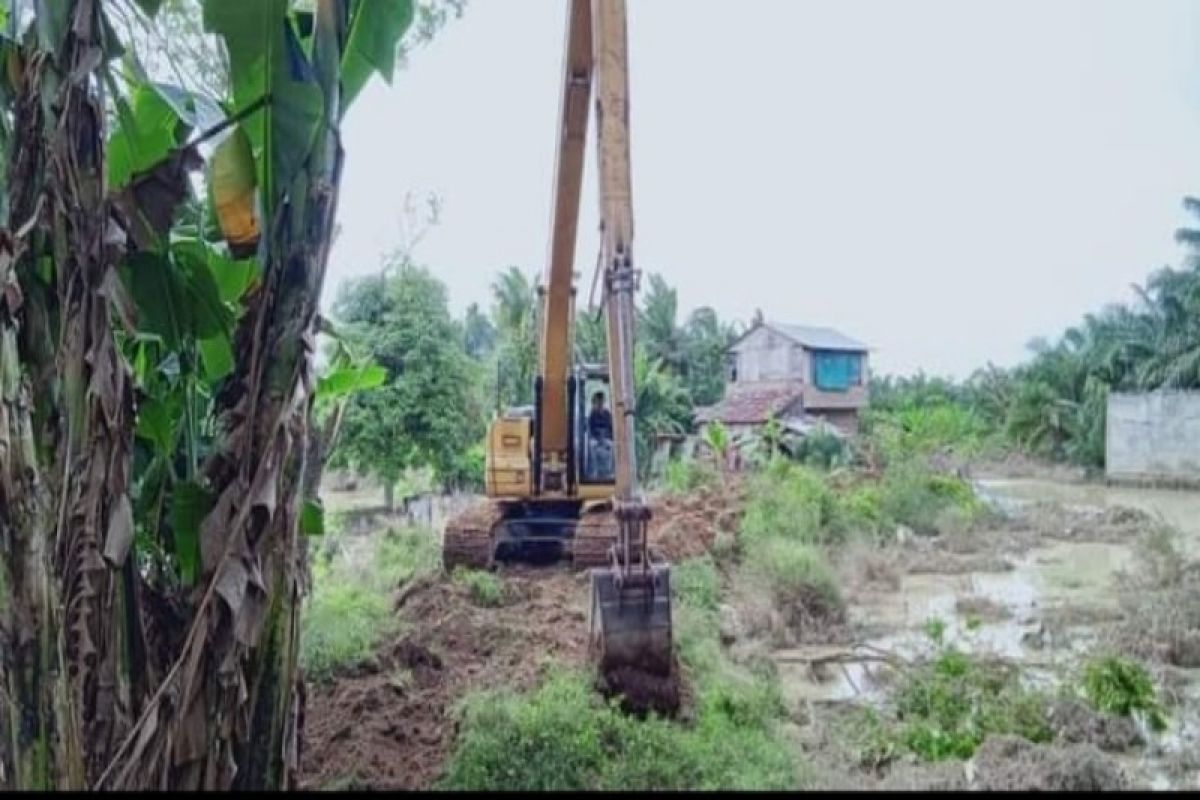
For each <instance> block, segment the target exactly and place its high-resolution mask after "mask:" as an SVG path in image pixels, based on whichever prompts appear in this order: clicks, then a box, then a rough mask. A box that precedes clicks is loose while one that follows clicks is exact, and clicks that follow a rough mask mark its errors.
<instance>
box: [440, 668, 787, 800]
mask: <svg viewBox="0 0 1200 800" xmlns="http://www.w3.org/2000/svg"><path fill="white" fill-rule="evenodd" d="M460 731H461V733H460V737H459V741H458V744H457V747H456V749H455V752H454V754H453V755H452V757H451V759H450V762H449V764H448V766H447V769H446V772H445V774H444V776H443V778H442V780H441V782H440V785H441V788H445V789H481V790H482V789H487V790H496V791H505V790H510V791H511V790H525V791H546V790H636V789H785V788H792V787H793V786H794V785H795V782H796V774H795V766H794V763H793V761H792V757H791V754H790V752H789V749H788V747H787V746H786V745H785V744H784V743H783V742H782V741H781V740H779V739H777V738H775V737H774V736H773V735H772V734H771V732H769V731H767V730H764V729H763V728H761V727H756V726H747V725H740V724H738V723H736V722H734V721H733V720H731V719H730V718H729V717H727V716H724V715H722V714H720V713H714V712H704V711H703V710H702V712H701V716H700V718H699V719H698V720H697V722H696V724H695V725H694V726H691V727H685V726H682V725H678V724H675V723H671V722H668V721H666V720H663V719H661V718H658V717H654V716H651V717H649V718H647V719H636V718H632V717H626V716H624V715H623V714H621V713H620V711H619V710H617V709H616V708H615V706H614V705H612V704H606V703H604V702H602V701H601V700H600V699H599V698H598V696H597V695H596V694H595V693H594V692H593V691H592V690H591V687H590V685H589V682H588V680H587V679H586V677H585V676H583V675H580V674H577V673H561V672H560V673H556V674H554V675H551V676H550V677H549V678H548V680H547V681H546V683H545V684H543V686H542V687H541V688H540V689H538V690H537V691H536V692H533V693H532V694H530V695H527V696H519V695H515V694H511V693H507V692H497V693H484V694H477V695H473V696H471V697H470V698H468V700H467V702H466V704H465V706H464V708H463V714H462V722H461V726H460Z"/></svg>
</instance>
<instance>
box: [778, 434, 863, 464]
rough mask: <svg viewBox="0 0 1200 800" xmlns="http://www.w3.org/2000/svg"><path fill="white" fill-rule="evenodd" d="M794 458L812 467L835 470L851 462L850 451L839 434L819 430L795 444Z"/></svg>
mask: <svg viewBox="0 0 1200 800" xmlns="http://www.w3.org/2000/svg"><path fill="white" fill-rule="evenodd" d="M792 458H794V459H795V460H796V461H799V462H801V463H803V464H807V465H808V466H810V467H818V468H820V469H833V468H834V467H837V466H843V465H845V464H846V463H848V462H849V459H850V449H849V447H848V446H847V445H846V442H845V441H844V440H843V439H842V438H841V437H839V436H838V435H837V434H835V433H833V432H832V431H828V430H823V429H819V430H816V431H814V432H812V433H810V434H808V435H807V436H804V437H802V438H800V439H799V440H798V441H797V442H796V443H795V445H794V446H793V450H792Z"/></svg>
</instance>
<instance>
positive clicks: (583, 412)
mask: <svg viewBox="0 0 1200 800" xmlns="http://www.w3.org/2000/svg"><path fill="white" fill-rule="evenodd" d="M574 381H575V383H574V386H575V389H574V392H573V394H574V395H575V399H574V403H573V405H574V414H573V416H574V419H575V425H574V431H573V432H572V434H573V437H574V442H575V447H574V452H575V459H576V474H577V476H578V483H579V484H580V485H581V486H583V487H587V488H589V489H590V488H591V487H607V489H608V492H609V493H611V492H612V487H613V485H614V481H615V480H616V460H615V457H614V456H615V454H614V452H613V429H612V401H611V397H612V394H611V391H610V386H609V380H608V367H606V366H604V365H602V364H584V365H580V366H578V367H576V368H575V376H574ZM584 493H585V494H590V492H589V491H587V490H585V492H584Z"/></svg>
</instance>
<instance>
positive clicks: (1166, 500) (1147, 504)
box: [978, 479, 1200, 556]
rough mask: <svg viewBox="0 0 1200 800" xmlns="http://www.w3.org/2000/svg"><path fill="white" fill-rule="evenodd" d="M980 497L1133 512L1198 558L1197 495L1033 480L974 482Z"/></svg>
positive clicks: (1199, 494)
mask: <svg viewBox="0 0 1200 800" xmlns="http://www.w3.org/2000/svg"><path fill="white" fill-rule="evenodd" d="M978 485H979V488H980V490H981V491H982V492H983V493H984V494H992V495H996V496H998V497H999V498H1002V499H1008V500H1010V501H1012V502H1014V503H1017V504H1019V503H1027V502H1039V501H1051V502H1057V503H1061V504H1063V505H1065V506H1068V507H1071V506H1078V507H1085V508H1113V507H1124V508H1136V509H1138V510H1139V511H1144V512H1146V513H1148V514H1151V515H1153V516H1157V517H1160V518H1161V519H1162V520H1163V521H1164V522H1166V523H1167V524H1169V525H1170V526H1172V527H1173V528H1175V529H1176V530H1178V531H1179V533H1180V534H1181V537H1182V542H1181V544H1183V546H1184V547H1185V549H1186V551H1187V552H1188V554H1189V555H1193V556H1200V491H1191V490H1174V489H1141V488H1133V487H1122V486H1104V485H1102V484H1092V483H1059V482H1055V481H1047V480H1036V479H1020V480H1017V479H1011V480H1010V479H995V480H981V481H979V482H978Z"/></svg>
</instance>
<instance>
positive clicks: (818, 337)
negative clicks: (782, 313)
mask: <svg viewBox="0 0 1200 800" xmlns="http://www.w3.org/2000/svg"><path fill="white" fill-rule="evenodd" d="M766 325H767V327H769V328H774V329H775V330H777V331H779V332H780V333H782V334H783V335H784V336H786V337H788V338H789V339H792V340H794V341H795V342H797V343H798V344H802V345H804V346H805V347H807V348H809V349H811V350H850V351H853V352H866V350H867V349H868V348H867V346H866V345H865V344H863V343H862V342H859V341H856V340H854V339H851V338H850V337H849V336H846V335H845V334H842V333H839V332H838V331H835V330H834V329H833V328H814V327H812V326H809V325H785V324H784V323H781V322H768V323H766Z"/></svg>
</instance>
